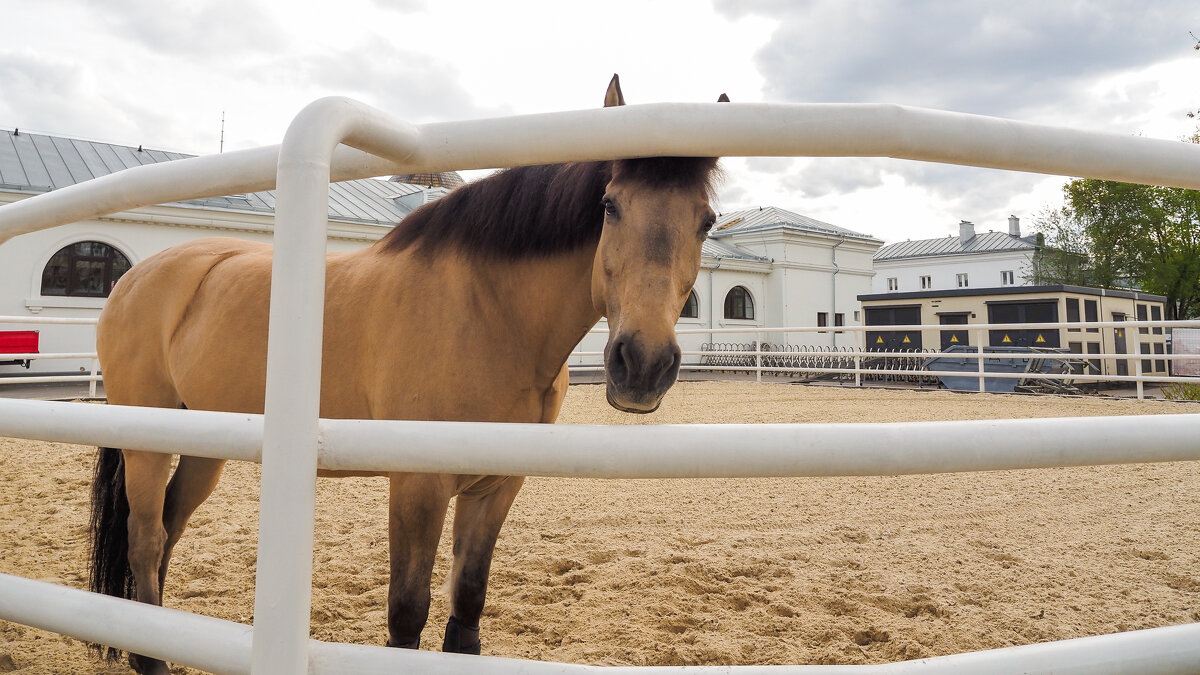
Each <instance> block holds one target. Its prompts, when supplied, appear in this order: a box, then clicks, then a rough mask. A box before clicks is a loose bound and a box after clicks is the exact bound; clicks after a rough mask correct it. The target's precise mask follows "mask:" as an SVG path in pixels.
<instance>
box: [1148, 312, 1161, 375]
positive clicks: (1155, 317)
mask: <svg viewBox="0 0 1200 675" xmlns="http://www.w3.org/2000/svg"><path fill="white" fill-rule="evenodd" d="M1150 320H1151V321H1162V305H1150ZM1162 332H1163V329H1162V326H1155V327H1154V330H1153V333H1154V334H1155V335H1162ZM1160 370H1161V369H1160Z"/></svg>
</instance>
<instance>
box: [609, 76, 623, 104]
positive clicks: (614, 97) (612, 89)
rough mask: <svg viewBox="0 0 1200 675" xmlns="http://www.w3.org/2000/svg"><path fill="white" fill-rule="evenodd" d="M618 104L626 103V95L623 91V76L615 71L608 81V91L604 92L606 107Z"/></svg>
mask: <svg viewBox="0 0 1200 675" xmlns="http://www.w3.org/2000/svg"><path fill="white" fill-rule="evenodd" d="M617 105H625V95H624V94H622V93H621V78H619V77H617V74H616V73H613V77H612V79H611V80H609V81H608V91H606V92H604V107H605V108H611V107H613V106H617Z"/></svg>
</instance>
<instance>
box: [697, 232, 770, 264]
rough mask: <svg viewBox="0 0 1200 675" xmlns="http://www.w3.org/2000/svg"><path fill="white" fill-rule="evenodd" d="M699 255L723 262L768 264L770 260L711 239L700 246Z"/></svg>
mask: <svg viewBox="0 0 1200 675" xmlns="http://www.w3.org/2000/svg"><path fill="white" fill-rule="evenodd" d="M701 253H702V255H703V256H704V257H706V258H721V259H725V260H750V261H754V262H768V261H769V260H770V258H764V257H762V256H757V255H754V254H753V253H747V252H746V251H743V250H742V249H740V248H738V247H736V246H732V245H730V244H726V243H725V242H723V241H717V240H715V239H711V238H710V239H705V240H704V243H703V244H702V245H701Z"/></svg>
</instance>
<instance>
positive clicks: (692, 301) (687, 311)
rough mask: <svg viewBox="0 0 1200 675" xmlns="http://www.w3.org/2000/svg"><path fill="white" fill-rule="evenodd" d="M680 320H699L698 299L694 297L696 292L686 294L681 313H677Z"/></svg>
mask: <svg viewBox="0 0 1200 675" xmlns="http://www.w3.org/2000/svg"><path fill="white" fill-rule="evenodd" d="M679 318H681V319H699V318H700V298H697V297H696V291H692V292H690V293H688V299H687V302H685V303H683V311H682V312H680V313H679Z"/></svg>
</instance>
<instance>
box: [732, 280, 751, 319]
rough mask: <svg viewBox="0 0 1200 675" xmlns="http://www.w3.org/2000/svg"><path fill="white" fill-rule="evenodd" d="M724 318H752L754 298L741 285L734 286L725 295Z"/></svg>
mask: <svg viewBox="0 0 1200 675" xmlns="http://www.w3.org/2000/svg"><path fill="white" fill-rule="evenodd" d="M725 318H726V319H747V320H753V319H754V300H753V299H752V298H751V297H750V291H747V290H746V289H745V287H743V286H734V287H733V288H731V289H729V293H728V294H726V295H725Z"/></svg>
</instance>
